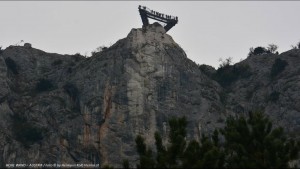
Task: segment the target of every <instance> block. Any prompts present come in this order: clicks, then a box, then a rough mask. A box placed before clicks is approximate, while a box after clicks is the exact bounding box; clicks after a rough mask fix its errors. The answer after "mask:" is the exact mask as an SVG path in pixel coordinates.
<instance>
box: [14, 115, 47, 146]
mask: <svg viewBox="0 0 300 169" xmlns="http://www.w3.org/2000/svg"><path fill="white" fill-rule="evenodd" d="M12 120H13V123H12V124H13V126H12V128H13V132H14V136H15V138H16V140H17V141H19V142H21V143H22V144H23V146H24V147H25V148H29V146H30V145H32V144H34V143H36V142H38V141H40V140H42V139H43V133H44V132H46V130H45V129H43V128H39V127H36V126H34V125H33V124H32V123H31V122H28V121H27V119H26V118H25V117H22V116H20V115H17V114H14V115H13V116H12Z"/></svg>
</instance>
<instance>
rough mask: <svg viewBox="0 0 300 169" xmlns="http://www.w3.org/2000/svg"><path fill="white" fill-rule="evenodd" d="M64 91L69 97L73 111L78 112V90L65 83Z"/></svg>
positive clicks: (72, 85)
mask: <svg viewBox="0 0 300 169" xmlns="http://www.w3.org/2000/svg"><path fill="white" fill-rule="evenodd" d="M63 88H64V91H65V92H66V93H67V94H68V95H69V96H70V97H71V99H72V101H73V103H74V105H73V110H78V111H80V104H79V90H78V89H77V87H76V86H75V85H74V84H72V83H67V84H65V85H64V86H63Z"/></svg>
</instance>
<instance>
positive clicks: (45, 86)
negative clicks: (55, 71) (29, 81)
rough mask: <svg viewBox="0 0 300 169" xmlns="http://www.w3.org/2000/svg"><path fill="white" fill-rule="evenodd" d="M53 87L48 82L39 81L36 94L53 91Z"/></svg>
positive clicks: (45, 80) (46, 80)
mask: <svg viewBox="0 0 300 169" xmlns="http://www.w3.org/2000/svg"><path fill="white" fill-rule="evenodd" d="M53 87H54V86H53V84H52V82H51V81H50V80H48V79H39V81H38V82H37V84H36V87H35V88H36V90H37V91H38V92H43V91H49V90H51V89H53Z"/></svg>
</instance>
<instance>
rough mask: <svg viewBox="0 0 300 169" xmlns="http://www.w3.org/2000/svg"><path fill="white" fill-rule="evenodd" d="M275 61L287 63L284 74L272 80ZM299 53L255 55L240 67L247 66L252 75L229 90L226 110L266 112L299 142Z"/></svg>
mask: <svg viewBox="0 0 300 169" xmlns="http://www.w3.org/2000/svg"><path fill="white" fill-rule="evenodd" d="M276 59H281V60H283V61H285V62H286V63H287V65H286V66H285V68H284V69H283V71H282V72H280V73H278V74H277V75H276V76H274V77H272V76H271V72H272V67H273V65H274V64H275V61H276ZM299 64H300V50H299V49H293V50H290V51H287V52H284V53H281V54H280V55H275V54H266V55H259V56H252V57H249V58H247V59H246V60H244V61H242V62H240V63H238V64H237V65H247V66H249V68H250V71H251V74H252V75H251V76H250V77H249V78H245V79H239V80H237V81H236V82H234V83H233V84H231V86H230V87H229V89H228V90H227V91H228V92H227V96H228V97H227V103H226V105H225V106H226V109H227V110H228V113H229V112H231V113H233V114H238V113H243V112H244V113H246V112H248V111H255V110H263V111H264V112H265V113H266V114H267V115H268V116H269V117H270V118H271V120H272V121H273V123H274V125H276V126H282V127H284V128H285V131H287V132H289V133H290V134H291V135H292V136H293V137H295V138H297V139H300V137H299V136H300V135H299V133H300V109H299V108H300V107H299V103H300V97H299V92H300V76H299V75H300V67H299V66H298V65H299Z"/></svg>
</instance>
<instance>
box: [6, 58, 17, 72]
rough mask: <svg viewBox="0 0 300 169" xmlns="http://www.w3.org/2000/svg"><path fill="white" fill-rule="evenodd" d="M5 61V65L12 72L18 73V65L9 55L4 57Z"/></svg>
mask: <svg viewBox="0 0 300 169" xmlns="http://www.w3.org/2000/svg"><path fill="white" fill-rule="evenodd" d="M5 63H6V65H7V68H8V69H9V70H10V71H11V72H12V73H13V74H15V75H16V74H19V71H18V66H17V64H16V62H15V61H14V60H13V59H11V58H10V57H8V58H6V59H5Z"/></svg>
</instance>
